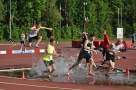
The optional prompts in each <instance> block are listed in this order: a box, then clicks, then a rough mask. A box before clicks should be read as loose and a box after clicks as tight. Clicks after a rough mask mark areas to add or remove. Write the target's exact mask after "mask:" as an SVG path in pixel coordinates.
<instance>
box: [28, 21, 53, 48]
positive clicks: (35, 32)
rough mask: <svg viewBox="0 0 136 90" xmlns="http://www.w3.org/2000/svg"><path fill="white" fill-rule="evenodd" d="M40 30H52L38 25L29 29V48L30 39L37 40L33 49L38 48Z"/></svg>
mask: <svg viewBox="0 0 136 90" xmlns="http://www.w3.org/2000/svg"><path fill="white" fill-rule="evenodd" d="M40 29H47V30H52V28H47V27H42V26H41V24H40V23H36V25H35V26H33V27H31V28H30V34H29V46H30V47H31V42H32V39H38V41H37V43H36V45H35V47H39V46H38V44H39V43H40V41H41V40H42V36H40V35H39V34H38V32H39V30H40Z"/></svg>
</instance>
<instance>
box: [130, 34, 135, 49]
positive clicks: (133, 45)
mask: <svg viewBox="0 0 136 90" xmlns="http://www.w3.org/2000/svg"><path fill="white" fill-rule="evenodd" d="M135 33H136V32H134V33H133V34H132V35H131V40H132V45H131V47H132V48H134V49H135Z"/></svg>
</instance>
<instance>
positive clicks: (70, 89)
mask: <svg viewBox="0 0 136 90" xmlns="http://www.w3.org/2000/svg"><path fill="white" fill-rule="evenodd" d="M0 83H1V84H7V85H16V86H27V87H39V88H54V89H61V90H83V89H73V88H61V87H50V86H38V85H28V84H18V83H8V82H0Z"/></svg>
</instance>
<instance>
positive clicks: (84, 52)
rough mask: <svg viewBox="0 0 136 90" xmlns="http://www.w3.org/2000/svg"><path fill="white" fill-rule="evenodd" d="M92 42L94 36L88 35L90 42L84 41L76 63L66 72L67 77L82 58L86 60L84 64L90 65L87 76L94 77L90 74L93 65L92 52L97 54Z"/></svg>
mask: <svg viewBox="0 0 136 90" xmlns="http://www.w3.org/2000/svg"><path fill="white" fill-rule="evenodd" d="M94 40H95V35H94V34H90V42H89V41H88V40H86V41H85V43H84V45H83V47H82V48H81V50H80V53H79V56H78V59H77V61H76V62H75V63H74V64H73V65H72V66H71V67H70V68H69V70H68V72H67V74H68V75H70V71H71V69H72V68H74V67H76V66H77V65H79V63H80V62H81V60H82V59H83V58H85V59H86V63H90V70H89V72H88V75H95V74H93V73H92V66H93V65H94V61H93V58H92V52H94V53H97V52H96V50H94V49H93V41H94Z"/></svg>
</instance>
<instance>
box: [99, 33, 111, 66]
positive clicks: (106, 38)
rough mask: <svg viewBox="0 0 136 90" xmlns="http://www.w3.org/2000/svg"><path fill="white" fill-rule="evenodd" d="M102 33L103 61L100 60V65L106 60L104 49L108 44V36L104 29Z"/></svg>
mask: <svg viewBox="0 0 136 90" xmlns="http://www.w3.org/2000/svg"><path fill="white" fill-rule="evenodd" d="M103 35H104V42H103V51H102V55H103V61H102V64H101V65H103V64H104V63H105V61H106V50H107V48H108V47H109V45H110V41H109V36H108V34H107V31H106V30H104V31H103Z"/></svg>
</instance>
